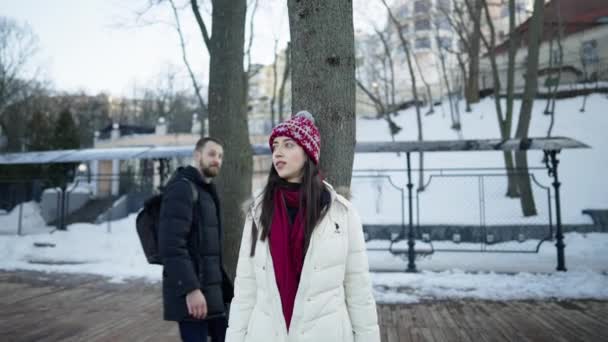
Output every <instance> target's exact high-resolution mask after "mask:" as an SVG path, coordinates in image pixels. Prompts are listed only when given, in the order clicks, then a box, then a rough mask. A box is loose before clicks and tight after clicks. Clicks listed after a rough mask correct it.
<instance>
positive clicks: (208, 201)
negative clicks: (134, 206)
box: [158, 166, 233, 321]
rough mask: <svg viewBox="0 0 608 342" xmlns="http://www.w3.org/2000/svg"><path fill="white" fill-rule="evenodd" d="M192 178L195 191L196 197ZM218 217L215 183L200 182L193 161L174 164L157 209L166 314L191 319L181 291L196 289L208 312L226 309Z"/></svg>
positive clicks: (228, 286) (220, 312)
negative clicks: (192, 164) (158, 210)
mask: <svg viewBox="0 0 608 342" xmlns="http://www.w3.org/2000/svg"><path fill="white" fill-rule="evenodd" d="M192 184H194V185H195V187H196V189H197V191H198V201H196V202H194V198H193V195H194V193H193V190H192ZM220 217H221V215H220V203H219V198H218V195H217V191H216V188H215V185H214V184H212V183H211V184H208V183H205V182H204V181H203V178H202V176H201V174H200V172H199V171H198V170H197V169H196V168H194V167H192V166H188V167H184V168H179V169H178V170H177V171H176V174H175V175H174V176H173V177H172V178H171V180H170V181H169V182H168V184H167V186H166V188H165V190H164V192H163V201H162V205H161V210H160V227H159V239H158V240H159V250H160V254H161V257H162V259H163V266H164V269H163V309H164V319H165V320H169V321H190V320H196V319H195V318H193V317H192V316H190V315H189V314H188V307H187V306H186V295H187V294H188V293H189V292H190V291H192V290H195V289H201V291H202V292H203V294H204V296H205V299H206V301H207V318H213V317H221V316H225V315H226V309H225V308H226V306H225V304H226V303H228V302H229V301H230V299H231V298H232V296H233V293H232V285H231V284H230V280H229V278H228V277H227V276H226V272H225V271H224V268H223V264H222V242H223V241H222V240H223V232H222V225H221V220H220Z"/></svg>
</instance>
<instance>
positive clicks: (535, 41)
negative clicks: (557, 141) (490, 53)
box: [515, 0, 545, 216]
mask: <svg viewBox="0 0 608 342" xmlns="http://www.w3.org/2000/svg"><path fill="white" fill-rule="evenodd" d="M544 5H545V4H544V1H543V0H534V12H533V13H532V18H531V20H530V28H529V30H528V60H527V63H526V64H527V68H526V83H525V86H524V93H523V97H522V103H521V108H520V112H519V120H518V122H517V130H516V131H515V137H516V138H519V139H525V138H527V137H528V131H529V129H530V121H531V119H532V107H533V106H534V99H535V97H536V92H537V85H538V58H539V50H540V41H541V37H542V30H543V16H544ZM515 165H516V166H517V169H518V170H526V171H527V170H528V155H527V152H526V151H517V152H515ZM517 184H518V186H519V191H520V196H521V205H522V211H523V214H524V216H533V215H536V214H537V211H536V204H535V202H534V197H533V194H532V185H531V184H530V176H529V175H528V174H527V172H525V173H524V172H521V171H520V172H519V173H518V182H517Z"/></svg>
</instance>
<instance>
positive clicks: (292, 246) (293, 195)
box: [268, 186, 305, 330]
mask: <svg viewBox="0 0 608 342" xmlns="http://www.w3.org/2000/svg"><path fill="white" fill-rule="evenodd" d="M273 199H274V212H273V215H272V223H271V226H270V234H269V237H268V239H269V241H270V254H271V255H272V264H273V265H274V274H275V278H276V281H277V286H278V288H279V295H280V296H281V304H282V306H283V316H285V323H286V324H287V330H289V324H290V323H291V316H292V314H293V306H294V302H295V299H296V293H297V291H298V285H299V283H300V275H301V274H302V266H303V265H304V220H305V218H304V215H303V213H304V212H305V210H304V209H305V208H303V207H301V208H299V209H298V213H297V214H296V217H295V219H294V222H293V225H292V224H290V223H289V214H288V212H287V207H290V208H297V207H298V206H299V204H300V191H299V190H292V189H288V188H284V187H280V186H279V187H277V189H276V190H275V192H274V196H273Z"/></svg>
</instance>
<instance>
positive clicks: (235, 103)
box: [209, 0, 253, 278]
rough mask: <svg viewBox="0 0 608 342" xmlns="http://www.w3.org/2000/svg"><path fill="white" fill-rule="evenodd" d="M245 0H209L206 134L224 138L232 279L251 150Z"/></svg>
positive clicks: (221, 186)
mask: <svg viewBox="0 0 608 342" xmlns="http://www.w3.org/2000/svg"><path fill="white" fill-rule="evenodd" d="M246 8H247V5H246V1H245V0H233V1H219V0H214V1H213V12H212V19H213V22H212V28H211V41H210V46H209V54H210V62H209V132H210V134H211V136H213V137H216V138H218V139H220V140H221V141H223V142H224V156H225V157H224V165H223V167H222V173H221V176H220V177H219V179H218V182H217V184H218V190H219V192H220V196H221V198H222V207H223V208H224V210H223V215H222V218H223V227H224V234H225V235H224V238H225V244H224V264H225V265H226V267H227V269H228V272H229V274H230V276H231V277H233V278H234V275H235V272H236V263H237V260H238V252H239V246H240V241H241V233H242V231H243V222H244V220H243V218H244V217H243V215H242V211H241V204H242V203H243V202H244V201H245V200H246V199H247V198H249V196H250V195H251V176H252V170H253V166H252V152H251V144H250V143H249V131H248V128H247V112H246V111H245V110H244V109H245V108H244V106H243V103H244V100H243V97H244V96H245V94H244V93H245V91H244V90H245V89H246V87H245V86H244V85H243V83H242V82H244V81H245V79H246V78H245V77H244V69H243V55H244V40H245V12H246Z"/></svg>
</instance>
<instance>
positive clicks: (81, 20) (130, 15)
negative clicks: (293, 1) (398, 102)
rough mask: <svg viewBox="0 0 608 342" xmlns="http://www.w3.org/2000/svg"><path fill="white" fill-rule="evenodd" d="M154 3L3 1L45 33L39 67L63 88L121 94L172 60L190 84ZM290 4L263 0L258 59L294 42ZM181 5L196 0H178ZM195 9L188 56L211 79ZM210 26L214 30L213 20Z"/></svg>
mask: <svg viewBox="0 0 608 342" xmlns="http://www.w3.org/2000/svg"><path fill="white" fill-rule="evenodd" d="M369 1H375V0H368V1H365V0H360V1H355V4H356V10H355V26H361V25H362V24H364V23H363V21H369V20H370V19H369V18H370V15H369V13H370V12H369V5H366V4H365V3H368V2H369ZM147 2H148V1H147V0H129V1H119V0H86V1H83V0H54V1H43V0H2V1H0V13H1V15H3V16H6V17H10V18H13V19H15V20H17V21H18V22H20V23H24V22H27V23H28V24H29V25H30V26H31V27H32V29H33V31H34V32H35V34H36V35H37V36H38V38H39V52H38V54H37V55H36V57H35V58H36V59H35V63H34V64H35V65H36V66H39V67H40V69H41V71H42V76H43V78H44V79H46V80H48V81H51V82H52V85H53V87H54V88H55V89H56V90H63V91H80V90H83V91H86V92H87V93H89V94H96V93H98V92H101V91H104V92H108V93H110V94H112V95H115V96H120V95H124V96H130V95H131V94H132V93H133V88H134V87H143V86H146V85H149V84H151V83H153V82H155V81H156V80H157V79H158V78H159V75H161V74H162V73H163V71H164V70H167V65H169V64H171V65H174V66H175V68H177V69H179V70H180V71H183V72H182V73H181V77H182V81H183V82H187V81H188V80H187V75H186V73H185V69H184V68H183V63H182V60H181V50H180V48H179V39H178V36H177V33H176V31H175V29H174V28H173V27H172V26H170V25H169V24H168V23H170V24H172V23H173V17H172V16H171V10H170V7H169V5H168V4H164V5H161V6H159V7H157V8H155V9H153V10H152V11H149V12H147V13H146V15H145V16H143V18H142V19H140V20H138V17H137V14H136V13H137V11H138V10H142V9H144V8H145V7H146V6H145V4H146V3H147ZM286 2H287V1H285V0H261V1H260V7H259V9H258V11H257V13H256V21H255V28H254V32H255V34H254V37H255V40H254V46H253V50H252V60H253V62H254V63H262V64H270V63H272V60H273V45H274V41H275V39H279V47H280V48H283V47H284V46H285V43H286V41H287V40H288V39H289V24H288V20H287V5H286ZM377 2H379V1H377ZM176 3H178V4H180V3H181V4H187V3H188V1H183V0H176ZM201 3H203V1H201ZM357 4H359V5H357ZM191 13H192V12H191V10H190V8H189V7H187V6H186V7H185V8H183V10H181V11H180V20H181V21H182V26H183V30H184V31H185V36H186V37H185V38H186V40H187V45H188V57H189V59H190V61H191V64H192V66H193V68H194V69H195V72H196V73H197V75H199V77H200V78H201V79H202V80H203V82H205V83H206V80H207V68H208V63H209V59H208V54H207V51H206V49H205V47H204V43H203V41H202V36H201V34H200V31H199V29H198V27H197V26H196V22H195V20H194V17H193V15H192V14H191ZM360 13H362V14H360ZM248 14H250V13H248ZM362 17H363V19H361V18H362ZM373 20H375V19H373ZM150 23H155V24H150ZM207 25H208V28H209V30H210V29H211V26H210V25H211V22H210V21H209V20H208V21H207ZM363 26H364V25H363ZM247 30H248V28H247Z"/></svg>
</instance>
